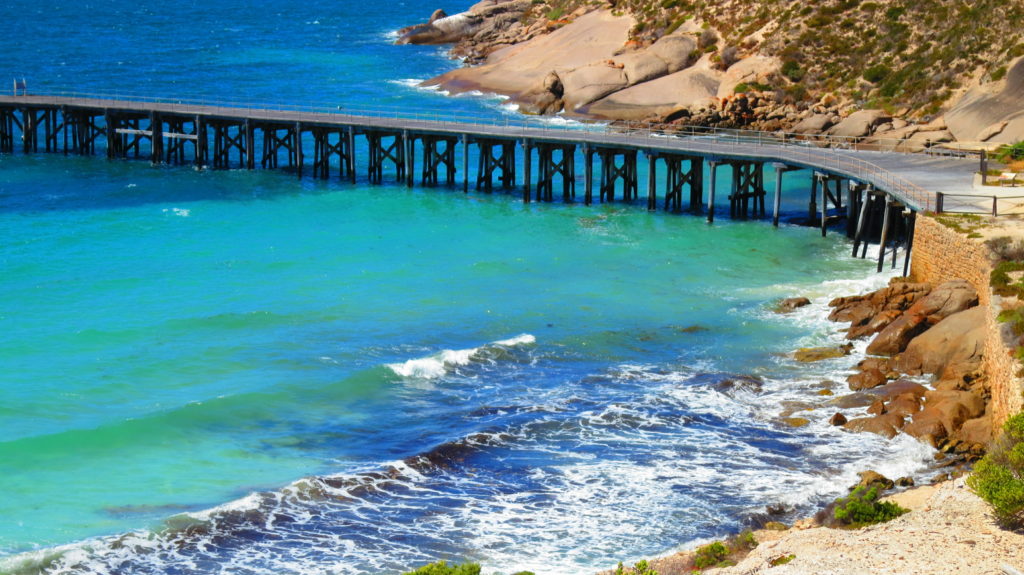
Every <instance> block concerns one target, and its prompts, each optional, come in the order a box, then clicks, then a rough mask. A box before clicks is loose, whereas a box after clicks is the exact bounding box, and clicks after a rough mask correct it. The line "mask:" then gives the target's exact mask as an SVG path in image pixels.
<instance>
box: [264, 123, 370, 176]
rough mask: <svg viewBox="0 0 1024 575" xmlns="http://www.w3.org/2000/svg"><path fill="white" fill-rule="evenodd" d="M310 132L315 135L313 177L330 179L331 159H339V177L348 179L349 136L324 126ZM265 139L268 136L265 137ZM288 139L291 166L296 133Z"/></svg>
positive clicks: (316, 127)
mask: <svg viewBox="0 0 1024 575" xmlns="http://www.w3.org/2000/svg"><path fill="white" fill-rule="evenodd" d="M310 132H311V133H312V134H313V177H314V178H318V179H321V180H327V179H330V177H331V159H332V158H337V159H338V177H339V178H346V177H347V176H348V169H349V164H350V163H351V162H350V161H349V156H350V155H351V154H352V150H351V149H349V141H348V138H347V137H346V136H347V134H346V133H345V132H344V131H342V130H340V129H337V128H328V127H324V126H314V127H313V128H311V129H310ZM264 134H266V132H264ZM265 137H266V135H264V138H265ZM288 137H289V138H290V140H291V142H292V145H291V147H289V148H288V165H289V166H290V165H292V163H293V161H294V160H293V158H294V157H295V147H294V138H295V136H294V132H289V136H288ZM264 146H265V145H264ZM276 156H277V154H276V153H275V154H274V159H275V162H274V167H276V166H277V163H276V159H277V158H276Z"/></svg>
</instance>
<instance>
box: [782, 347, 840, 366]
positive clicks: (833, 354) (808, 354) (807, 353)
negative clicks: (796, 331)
mask: <svg viewBox="0 0 1024 575" xmlns="http://www.w3.org/2000/svg"><path fill="white" fill-rule="evenodd" d="M851 351H853V345H851V344H844V345H839V346H835V347H804V348H801V349H798V350H796V351H795V352H793V358H794V359H796V360H797V361H799V362H803V363H810V362H812V361H822V360H825V359H833V358H837V357H843V356H847V355H850V352H851Z"/></svg>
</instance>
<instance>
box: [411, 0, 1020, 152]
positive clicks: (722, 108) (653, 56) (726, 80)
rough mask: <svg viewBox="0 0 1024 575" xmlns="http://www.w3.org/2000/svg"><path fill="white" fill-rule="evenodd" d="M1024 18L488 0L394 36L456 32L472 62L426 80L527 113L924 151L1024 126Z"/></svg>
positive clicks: (952, 10)
mask: <svg viewBox="0 0 1024 575" xmlns="http://www.w3.org/2000/svg"><path fill="white" fill-rule="evenodd" d="M1022 18H1024V6H1022V5H1020V4H1018V3H996V2H988V1H983V2H978V3H972V4H971V6H964V5H963V4H962V3H956V2H951V1H941V2H928V3H911V2H906V1H903V0H890V1H885V2H862V1H859V0H832V1H828V2H821V3H815V4H814V5H808V6H805V5H797V4H792V3H788V2H779V1H775V0H759V1H756V2H738V1H730V0H723V1H719V2H704V1H699V0H697V1H680V0H666V1H663V2H650V1H646V2H645V1H641V0H619V1H615V2H583V1H581V0H533V1H528V0H484V1H482V2H480V3H478V4H475V5H473V6H472V7H471V8H469V9H468V10H467V11H465V12H462V13H459V14H456V15H454V16H447V15H446V14H444V13H443V12H442V13H435V15H434V16H432V17H431V22H427V23H425V24H421V25H418V26H412V27H409V28H406V29H404V30H402V36H401V38H400V40H399V42H400V43H439V44H452V45H453V48H452V52H451V53H452V56H453V57H457V58H462V59H463V60H464V61H465V63H466V64H467V65H468V66H467V67H465V68H462V69H459V70H455V71H452V72H450V73H448V74H444V75H442V76H440V77H438V78H434V79H431V80H429V81H428V82H427V83H426V84H427V85H435V86H441V87H443V88H444V89H446V90H449V91H451V92H455V93H458V92H464V91H469V90H480V91H484V92H492V93H498V94H504V95H507V96H510V97H511V98H512V100H513V101H514V102H515V103H517V104H519V106H520V109H521V110H523V111H524V112H527V113H536V114H554V113H564V114H567V115H575V116H581V117H590V118H597V119H603V120H634V121H636V120H639V121H650V122H656V123H659V124H661V125H669V124H687V125H701V126H718V127H729V128H752V129H763V130H773V131H774V130H786V131H793V132H798V133H815V134H818V133H827V134H831V135H836V136H843V137H849V138H855V139H860V138H868V139H874V140H875V141H876V142H877V141H883V140H885V141H888V140H893V141H895V142H898V143H899V145H901V146H902V149H920V148H923V147H926V146H930V145H937V144H942V143H945V142H950V141H984V142H989V143H1000V142H1013V141H1017V140H1019V139H1021V138H1022V137H1024V107H1022V105H1021V102H1020V99H1019V90H1018V89H1017V88H1019V86H1020V85H1021V83H1022V82H1024V63H1022V59H1021V56H1024V43H1022V33H1021V29H1020V27H1019V26H1014V25H1013V22H1019V21H1021V19H1022ZM944 114H945V115H946V116H948V118H949V122H948V123H947V122H946V121H944V120H943V119H942V116H943V115H944ZM895 145H897V144H893V146H895Z"/></svg>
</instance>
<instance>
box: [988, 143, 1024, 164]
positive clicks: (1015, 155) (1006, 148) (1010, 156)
mask: <svg viewBox="0 0 1024 575" xmlns="http://www.w3.org/2000/svg"><path fill="white" fill-rule="evenodd" d="M995 158H996V159H997V160H999V161H1000V162H1003V163H1006V162H1013V161H1017V160H1024V141H1021V142H1015V143H1013V144H1003V145H1002V146H1000V147H999V149H998V150H996V154H995Z"/></svg>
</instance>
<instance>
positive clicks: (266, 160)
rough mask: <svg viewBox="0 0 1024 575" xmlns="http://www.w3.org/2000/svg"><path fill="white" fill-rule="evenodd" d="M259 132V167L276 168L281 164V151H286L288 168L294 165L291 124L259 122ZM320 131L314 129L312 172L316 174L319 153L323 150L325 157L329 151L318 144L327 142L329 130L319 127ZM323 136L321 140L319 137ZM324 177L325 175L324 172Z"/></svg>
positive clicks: (292, 129)
mask: <svg viewBox="0 0 1024 575" xmlns="http://www.w3.org/2000/svg"><path fill="white" fill-rule="evenodd" d="M259 128H260V132H261V134H262V136H263V137H262V148H263V149H262V151H261V153H260V167H262V168H264V169H277V168H278V167H279V166H280V164H281V151H282V150H284V151H285V152H287V155H286V156H285V158H286V159H285V161H286V162H287V163H286V165H287V166H288V167H289V168H292V167H294V166H295V164H296V161H297V160H298V158H297V154H296V152H297V148H296V146H295V140H296V138H295V126H293V125H291V124H260V125H259ZM320 130H321V131H319V132H318V131H317V130H314V132H313V133H314V136H313V139H314V142H316V146H315V148H316V149H315V151H314V160H313V163H314V167H313V174H314V176H316V175H317V173H318V170H319V169H320V167H319V166H317V165H316V163H317V159H319V153H320V152H324V153H326V154H327V156H326V157H328V158H329V157H330V152H329V151H328V150H327V149H326V148H325V149H324V150H320V148H319V145H320V144H321V143H325V144H327V143H328V139H329V132H330V129H328V128H321V129H320ZM320 137H322V138H323V141H321V140H320V139H318V138H320ZM322 173H324V176H323V177H324V178H326V177H327V175H326V172H322Z"/></svg>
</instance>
